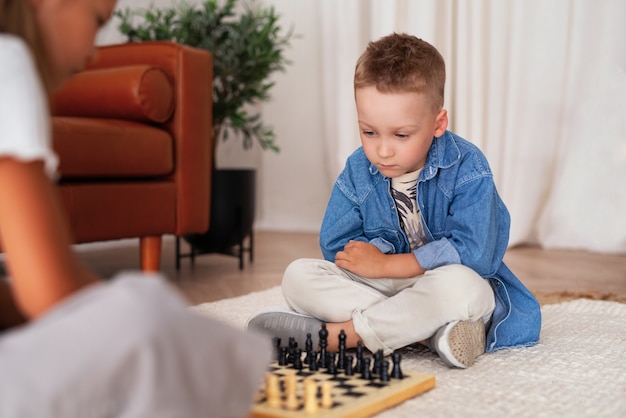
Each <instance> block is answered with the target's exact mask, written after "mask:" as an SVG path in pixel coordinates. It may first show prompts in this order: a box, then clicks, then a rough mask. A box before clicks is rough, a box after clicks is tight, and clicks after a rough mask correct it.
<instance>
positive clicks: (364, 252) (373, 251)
mask: <svg viewBox="0 0 626 418" xmlns="http://www.w3.org/2000/svg"><path fill="white" fill-rule="evenodd" d="M384 263H385V254H383V253H382V252H381V251H380V250H379V249H378V247H376V246H375V245H372V244H370V243H367V242H363V241H349V242H348V243H347V244H346V246H345V247H344V248H343V251H339V252H338V253H337V254H336V255H335V264H336V265H337V266H339V267H341V268H342V269H346V270H348V271H349V272H351V273H354V274H358V275H359V276H363V277H368V278H370V279H377V278H380V277H384V275H383V274H382V272H383V270H384V268H383V265H384Z"/></svg>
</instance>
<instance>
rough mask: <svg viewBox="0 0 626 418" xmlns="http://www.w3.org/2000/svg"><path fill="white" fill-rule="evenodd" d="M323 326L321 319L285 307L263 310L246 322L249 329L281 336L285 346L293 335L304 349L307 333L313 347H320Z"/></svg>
mask: <svg viewBox="0 0 626 418" xmlns="http://www.w3.org/2000/svg"><path fill="white" fill-rule="evenodd" d="M321 327H322V321H320V320H319V319H317V318H314V317H312V316H308V315H303V314H300V313H297V312H293V311H290V310H286V309H284V308H276V309H275V310H270V311H265V312H261V313H259V314H257V315H255V316H253V317H252V318H250V319H249V320H248V322H247V323H246V328H248V329H254V330H257V331H260V332H264V333H265V334H268V335H270V336H271V337H272V338H273V337H278V338H280V340H281V345H283V346H286V345H287V344H288V342H289V337H293V338H295V340H296V342H297V343H298V348H301V349H302V350H305V348H306V339H307V334H311V342H312V343H313V349H314V350H317V349H318V344H319V330H320V328H321Z"/></svg>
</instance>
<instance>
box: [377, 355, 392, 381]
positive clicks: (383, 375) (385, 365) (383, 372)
mask: <svg viewBox="0 0 626 418" xmlns="http://www.w3.org/2000/svg"><path fill="white" fill-rule="evenodd" d="M378 378H379V379H380V380H381V382H388V381H389V362H388V361H387V360H383V361H381V362H380V373H379V374H378Z"/></svg>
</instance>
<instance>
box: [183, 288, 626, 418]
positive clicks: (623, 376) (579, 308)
mask: <svg viewBox="0 0 626 418" xmlns="http://www.w3.org/2000/svg"><path fill="white" fill-rule="evenodd" d="M268 306H285V302H284V299H283V297H282V294H281V292H280V288H279V287H275V288H272V289H269V290H266V291H262V292H255V293H251V294H249V295H245V296H241V297H237V298H233V299H226V300H221V301H218V302H213V303H206V304H202V305H198V306H195V307H193V308H192V309H194V310H196V311H197V312H200V313H202V314H207V315H210V316H213V317H215V318H219V319H222V320H224V321H225V322H229V323H231V324H233V325H234V326H236V327H239V328H243V326H244V324H245V322H246V320H247V319H248V318H249V317H250V315H252V314H254V313H255V312H256V311H258V310H260V309H263V308H266V307H268ZM542 312H543V329H542V333H541V342H540V343H539V344H538V345H536V346H534V347H530V348H519V349H511V350H502V351H497V352H495V353H489V354H486V355H483V356H481V357H479V359H478V360H477V362H476V364H475V365H474V366H472V367H471V368H469V369H466V370H459V369H450V368H448V367H446V366H444V365H443V363H441V362H440V360H439V358H438V357H437V356H436V355H435V354H432V353H431V352H430V351H428V350H427V349H426V348H420V347H417V348H412V347H411V348H407V349H404V350H403V352H402V358H403V360H402V365H403V369H405V370H415V371H423V372H427V373H431V374H434V375H435V376H436V379H437V385H436V387H435V389H433V390H432V391H430V392H427V393H425V394H423V395H420V396H418V397H416V398H414V399H411V400H409V401H407V402H405V403H403V404H401V405H399V406H397V407H395V408H393V409H391V410H387V411H385V412H383V413H381V414H379V415H378V416H379V417H381V418H389V417H416V416H419V415H421V416H426V417H439V416H440V417H626V305H625V304H620V303H618V302H606V301H592V300H588V299H578V300H574V301H571V302H564V303H559V304H554V305H546V306H544V307H543V308H542Z"/></svg>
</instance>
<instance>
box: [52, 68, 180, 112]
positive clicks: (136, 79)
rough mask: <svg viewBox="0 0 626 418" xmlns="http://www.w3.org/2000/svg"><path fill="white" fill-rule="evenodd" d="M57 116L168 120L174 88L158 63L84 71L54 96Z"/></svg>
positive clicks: (172, 103)
mask: <svg viewBox="0 0 626 418" xmlns="http://www.w3.org/2000/svg"><path fill="white" fill-rule="evenodd" d="M52 111H53V115H54V116H76V117H87V118H111V119H124V120H132V121H137V122H159V123H163V122H166V121H167V120H168V119H169V118H170V116H172V113H173V112H174V89H173V87H172V82H171V81H170V79H169V78H168V76H167V75H166V74H165V72H163V71H162V70H161V69H159V68H158V67H153V66H149V65H132V66H131V65H129V66H123V67H112V68H103V69H94V70H87V71H82V72H80V73H78V74H76V75H75V76H74V77H72V79H70V80H69V81H68V82H67V83H65V84H64V85H63V86H62V87H61V88H60V89H59V90H58V91H57V92H55V94H54V95H53V96H52Z"/></svg>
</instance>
